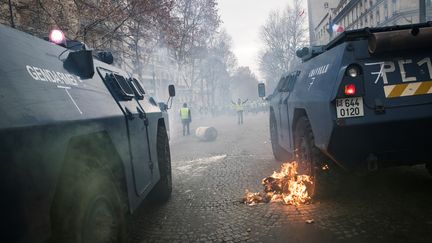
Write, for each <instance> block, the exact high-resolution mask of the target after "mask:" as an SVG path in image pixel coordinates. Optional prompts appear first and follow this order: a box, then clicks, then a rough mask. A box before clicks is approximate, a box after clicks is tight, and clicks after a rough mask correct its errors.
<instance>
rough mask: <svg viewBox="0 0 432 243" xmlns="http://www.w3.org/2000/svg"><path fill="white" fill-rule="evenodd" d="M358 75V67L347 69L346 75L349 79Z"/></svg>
mask: <svg viewBox="0 0 432 243" xmlns="http://www.w3.org/2000/svg"><path fill="white" fill-rule="evenodd" d="M359 73H360V70H359V69H358V67H356V66H351V67H348V70H347V74H348V76H350V77H351V78H355V77H357V76H358V75H359Z"/></svg>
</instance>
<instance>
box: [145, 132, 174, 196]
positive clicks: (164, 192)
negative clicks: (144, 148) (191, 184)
mask: <svg viewBox="0 0 432 243" xmlns="http://www.w3.org/2000/svg"><path fill="white" fill-rule="evenodd" d="M157 153H158V161H159V162H158V165H159V173H160V180H159V181H158V183H157V184H156V185H155V187H154V188H153V190H152V191H151V192H150V194H149V195H148V196H147V199H148V201H149V202H151V203H155V204H158V203H164V202H167V201H168V199H169V198H170V196H171V192H172V177H171V154H170V148H169V141H168V136H167V132H166V129H165V127H163V126H160V127H159V128H158V131H157Z"/></svg>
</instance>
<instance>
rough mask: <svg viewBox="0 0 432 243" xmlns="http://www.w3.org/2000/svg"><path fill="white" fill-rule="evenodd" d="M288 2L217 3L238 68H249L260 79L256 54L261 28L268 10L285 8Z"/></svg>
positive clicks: (244, 0) (248, 0)
mask: <svg viewBox="0 0 432 243" xmlns="http://www.w3.org/2000/svg"><path fill="white" fill-rule="evenodd" d="M288 2H289V1H287V0H219V1H218V4H219V10H220V12H219V13H220V15H221V18H222V21H223V24H222V25H223V27H224V28H225V29H226V30H227V32H228V34H230V35H231V36H232V38H233V46H234V48H233V51H234V54H235V55H236V56H237V58H238V63H239V65H240V66H249V67H250V68H251V70H252V71H253V72H254V73H255V74H256V75H257V76H258V78H259V79H260V80H261V79H262V75H260V72H259V66H258V53H259V50H260V49H261V42H260V39H259V31H260V27H261V26H262V25H264V23H265V22H266V19H267V17H268V15H269V13H270V11H272V10H275V9H282V8H284V7H285V6H286V5H287V3H288Z"/></svg>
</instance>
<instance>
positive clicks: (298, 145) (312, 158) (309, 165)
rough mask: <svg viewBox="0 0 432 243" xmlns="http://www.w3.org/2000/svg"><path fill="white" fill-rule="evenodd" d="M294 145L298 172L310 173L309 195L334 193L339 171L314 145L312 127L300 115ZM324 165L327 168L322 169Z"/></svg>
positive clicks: (325, 195) (337, 185)
mask: <svg viewBox="0 0 432 243" xmlns="http://www.w3.org/2000/svg"><path fill="white" fill-rule="evenodd" d="M294 146H295V155H296V160H297V162H298V164H299V171H298V172H299V174H305V175H310V176H311V178H312V185H311V186H310V187H309V191H308V193H309V195H311V196H312V197H313V198H318V197H327V196H331V195H334V194H335V193H336V192H337V191H338V189H339V188H340V175H341V174H340V171H339V169H338V168H337V167H336V166H333V163H331V161H330V160H329V159H328V158H327V157H326V156H324V155H323V153H322V152H321V151H320V150H319V149H318V148H317V147H315V141H314V135H313V132H312V128H311V125H310V123H309V120H308V119H307V118H306V117H300V118H299V119H298V121H297V123H296V127H295V134H294ZM325 165H327V166H328V169H325V170H324V169H323V166H325Z"/></svg>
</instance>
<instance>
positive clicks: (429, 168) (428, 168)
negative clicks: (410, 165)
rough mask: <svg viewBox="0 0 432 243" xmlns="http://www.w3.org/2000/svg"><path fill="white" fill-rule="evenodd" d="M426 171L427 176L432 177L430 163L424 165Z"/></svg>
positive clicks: (431, 163)
mask: <svg viewBox="0 0 432 243" xmlns="http://www.w3.org/2000/svg"><path fill="white" fill-rule="evenodd" d="M425 167H426V170H427V171H428V172H429V175H431V176H432V162H429V163H426V164H425Z"/></svg>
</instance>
